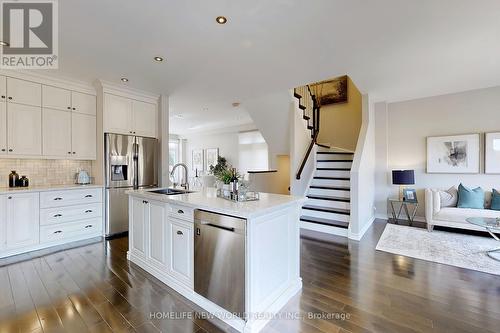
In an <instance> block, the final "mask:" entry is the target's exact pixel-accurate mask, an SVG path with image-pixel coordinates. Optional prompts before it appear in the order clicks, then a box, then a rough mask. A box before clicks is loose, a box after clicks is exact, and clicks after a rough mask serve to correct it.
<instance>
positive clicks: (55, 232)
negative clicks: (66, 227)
mask: <svg viewBox="0 0 500 333" xmlns="http://www.w3.org/2000/svg"><path fill="white" fill-rule="evenodd" d="M54 234H62V231H61V230H57V231H54Z"/></svg>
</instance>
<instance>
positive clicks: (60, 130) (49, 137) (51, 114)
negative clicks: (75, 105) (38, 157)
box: [42, 109, 71, 158]
mask: <svg viewBox="0 0 500 333" xmlns="http://www.w3.org/2000/svg"><path fill="white" fill-rule="evenodd" d="M42 131H43V137H42V140H43V155H45V156H53V157H62V158H68V157H71V112H68V111H61V110H55V109H43V110H42Z"/></svg>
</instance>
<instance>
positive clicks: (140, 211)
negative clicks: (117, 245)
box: [129, 198, 149, 258]
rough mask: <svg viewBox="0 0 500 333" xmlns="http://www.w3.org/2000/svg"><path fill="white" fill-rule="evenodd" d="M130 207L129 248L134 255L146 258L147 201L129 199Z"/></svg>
mask: <svg viewBox="0 0 500 333" xmlns="http://www.w3.org/2000/svg"><path fill="white" fill-rule="evenodd" d="M130 207H131V212H130V213H129V216H130V219H131V221H132V223H131V225H130V226H129V227H130V230H129V238H130V239H129V243H130V244H129V246H130V248H131V250H132V251H134V253H136V254H138V255H140V256H141V257H143V258H146V249H147V237H146V236H147V232H148V230H147V222H148V220H149V209H148V206H147V201H145V200H143V199H139V198H131V202H130Z"/></svg>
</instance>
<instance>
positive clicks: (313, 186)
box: [309, 185, 351, 191]
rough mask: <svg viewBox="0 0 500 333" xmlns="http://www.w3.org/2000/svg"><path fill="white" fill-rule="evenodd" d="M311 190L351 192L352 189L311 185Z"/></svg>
mask: <svg viewBox="0 0 500 333" xmlns="http://www.w3.org/2000/svg"><path fill="white" fill-rule="evenodd" d="M309 188H318V189H322V190H338V191H350V190H351V188H350V187H347V186H326V185H325V186H324V185H311V186H309Z"/></svg>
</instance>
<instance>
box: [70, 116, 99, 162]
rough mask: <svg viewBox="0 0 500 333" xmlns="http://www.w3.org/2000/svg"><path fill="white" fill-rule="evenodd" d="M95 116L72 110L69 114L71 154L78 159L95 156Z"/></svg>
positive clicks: (87, 158)
mask: <svg viewBox="0 0 500 333" xmlns="http://www.w3.org/2000/svg"><path fill="white" fill-rule="evenodd" d="M96 133H97V132H96V119H95V116H91V115H87V114H82V113H77V112H72V114H71V146H72V149H71V154H72V157H73V158H75V159H79V160H95V159H96V158H97V152H96V147H97V142H96Z"/></svg>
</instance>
